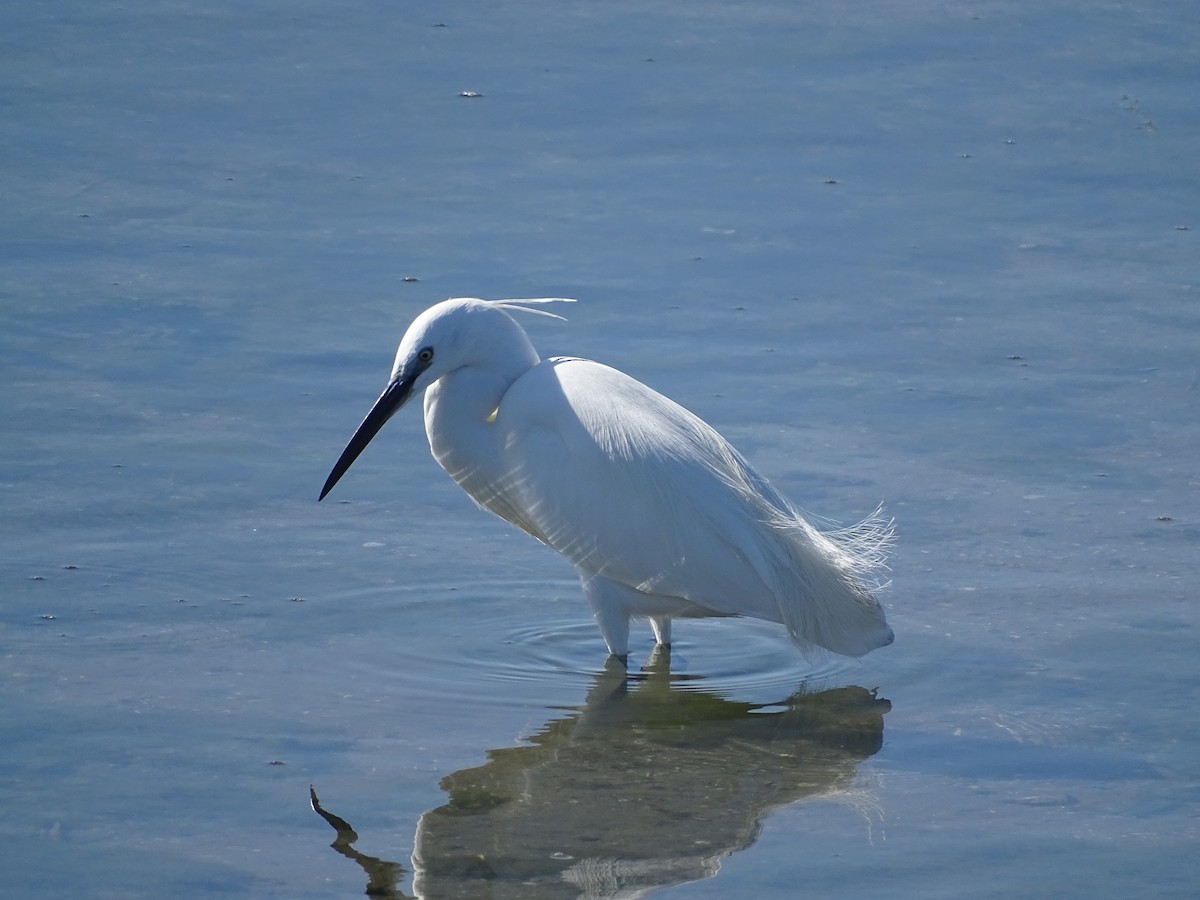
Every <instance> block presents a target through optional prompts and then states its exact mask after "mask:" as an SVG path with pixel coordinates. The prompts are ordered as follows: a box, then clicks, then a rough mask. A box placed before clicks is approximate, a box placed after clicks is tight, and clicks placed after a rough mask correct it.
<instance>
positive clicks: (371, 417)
mask: <svg viewBox="0 0 1200 900" xmlns="http://www.w3.org/2000/svg"><path fill="white" fill-rule="evenodd" d="M554 299H557V298H554ZM548 302H553V299H539V300H477V299H469V298H460V299H453V300H446V301H444V302H442V303H438V304H437V305H436V306H432V307H430V308H429V309H427V310H425V312H423V313H421V315H419V316H417V318H416V320H415V321H414V322H413V323H412V325H410V326H409V328H408V330H407V331H406V332H405V334H404V338H403V339H402V340H401V341H400V347H399V349H398V350H397V351H396V362H395V365H394V366H393V367H392V376H391V378H390V379H389V380H388V384H387V387H386V388H384V391H383V394H382V395H380V397H379V399H378V400H376V401H375V405H374V406H372V407H371V410H370V412H368V413H367V416H366V418H365V419H363V421H362V424H361V425H359V426H358V430H357V431H355V432H354V435H353V437H351V438H350V443H349V444H347V445H346V449H345V450H344V451H342V455H341V457H340V458H339V459H338V461H337V464H336V465H335V466H334V467H333V471H331V472H330V473H329V478H328V480H327V481H326V482H325V487H324V488H323V489H322V490H321V499H324V498H325V495H326V494H328V493H329V491H330V490H332V488H333V486H334V485H335V484H337V482H338V479H340V478H341V477H342V475H344V474H345V473H346V470H347V469H349V468H350V465H351V464H352V463H353V462H354V460H355V459H357V458H358V456H359V454H360V453H362V451H363V448H364V447H366V446H367V444H368V443H369V442H370V440H371V438H373V437H374V436H375V435H376V434H377V433H378V432H379V429H380V428H382V427H383V425H384V423H386V422H387V420H388V419H390V418H391V417H392V416H393V415H394V414H395V413H396V411H397V410H399V409H400V407H402V406H403V405H404V404H405V403H406V402H407V401H408V399H409V398H410V397H412V396H413V395H414V394H419V393H420V392H421V391H424V392H425V431H426V434H427V435H428V437H429V447H430V449H431V450H432V451H433V456H434V458H435V459H436V460H437V461H438V464H439V465H441V467H442V468H443V469H445V470H446V472H447V473H448V474H449V475H450V477H451V478H453V479H454V480H455V481H456V482H457V483H458V485H459V486H460V487H461V488H462V489H463V490H465V491H466V492H467V493H468V494H469V495H470V496H471V498H472V499H473V500H474V501H475V502H476V503H477V504H479V505H480V506H482V507H483V508H484V509H487V510H490V511H491V512H493V513H495V514H496V515H498V516H499V517H500V518H502V519H505V520H507V521H508V522H511V523H512V524H513V525H515V526H517V527H518V528H520V529H521V530H522V531H525V532H528V533H529V534H531V535H533V536H534V537H535V538H537V539H538V540H539V541H541V542H542V543H544V544H547V545H549V546H550V547H553V548H554V549H555V550H557V551H558V552H559V553H561V554H562V555H563V556H565V557H566V558H567V560H568V561H569V562H570V563H571V564H572V565H573V566H574V567H575V569H576V571H577V572H578V573H579V577H580V579H581V581H582V583H583V592H584V595H585V596H586V597H587V600H588V603H589V605H590V606H591V609H592V613H593V615H594V616H595V618H596V623H597V625H599V627H600V633H601V634H602V635H603V637H604V640H605V643H607V644H608V649H609V652H610V653H612V654H613V655H614V656H617V657H621V658H624V657H625V656H626V654H627V653H628V649H629V620H630V619H631V618H649V620H650V623H651V626H652V628H653V630H654V636H655V637H656V638H657V640H658V643H659V644H663V645H669V644H670V642H671V620H672V619H674V618H694V617H701V616H750V617H753V618H756V619H766V620H767V621H770V622H780V623H782V624H783V625H784V626H786V627H787V631H788V634H789V635H790V636H791V638H792V640H793V641H794V642H795V643H796V645H797V646H798V647H799V648H800V649H801V650H802V651H810V650H813V649H815V648H824V649H826V650H831V651H833V652H835V653H840V654H844V655H847V656H862V655H864V654H866V653H869V652H870V651H872V650H874V649H875V648H877V647H882V646H884V645H886V644H890V643H891V642H892V630H891V628H889V627H888V624H887V621H886V619H885V618H884V614H883V610H882V609H881V608H880V605H879V602H878V601H877V600H876V599H875V598H874V597H873V596H872V594H871V590H872V588H873V586H874V582H873V580H872V576H873V575H874V574H875V573H876V572H878V571H879V570H881V569H882V568H884V567H885V565H884V560H885V555H886V552H887V549H888V546H889V544H890V542H891V539H892V524H891V522H890V521H887V520H885V519H884V518H883V517H882V516H881V511H880V510H877V511H876V513H875V514H874V515H873V516H871V517H870V518H868V519H867V520H866V521H864V522H861V523H860V524H858V525H856V526H854V527H852V528H844V529H835V530H829V531H819V530H817V529H816V528H815V527H813V526H812V525H811V524H809V522H808V521H806V520H805V518H804V516H803V515H801V513H800V512H799V511H798V510H797V508H796V507H795V506H793V505H792V504H791V503H790V502H788V500H786V499H785V498H784V497H783V496H782V495H781V494H780V493H779V492H778V491H776V490H775V488H773V487H772V486H771V485H770V484H769V483H768V482H767V480H766V479H765V478H763V477H762V476H761V475H759V474H758V472H756V471H755V470H754V469H753V468H751V466H750V464H749V463H748V462H746V460H745V459H743V458H742V455H741V454H740V453H738V452H737V450H735V449H734V448H733V447H732V446H730V444H729V442H728V441H726V440H725V439H724V438H723V437H721V435H720V434H718V433H717V432H716V430H714V429H713V428H712V427H711V426H709V425H708V424H706V423H705V422H703V421H701V420H700V419H699V418H698V417H696V416H695V415H693V414H692V413H690V412H688V411H687V410H686V409H684V408H683V407H681V406H679V405H678V404H676V403H674V402H673V401H671V400H668V399H667V398H666V397H664V396H663V395H661V394H659V393H657V392H655V391H653V390H651V389H650V388H648V387H646V385H644V384H642V383H641V382H639V381H635V380H634V379H633V378H630V377H629V376H628V375H625V374H624V373H622V372H618V371H617V370H616V369H612V368H609V367H608V366H605V365H601V364H600V363H597V362H592V361H590V360H586V359H575V358H571V357H555V358H552V359H545V360H543V359H540V358H539V357H538V354H537V351H536V350H535V349H534V347H533V344H532V343H531V342H530V340H529V337H528V335H526V334H525V331H524V330H523V329H522V328H521V326H520V325H518V324H517V322H516V321H515V320H514V319H513V318H512V316H510V315H509V314H508V312H507V310H522V311H525V312H539V313H543V314H544V315H553V314H552V313H545V312H544V311H542V310H538V309H530V308H529V307H528V306H526V305H522V304H530V303H548ZM555 318H561V317H557V316H556V317H555Z"/></svg>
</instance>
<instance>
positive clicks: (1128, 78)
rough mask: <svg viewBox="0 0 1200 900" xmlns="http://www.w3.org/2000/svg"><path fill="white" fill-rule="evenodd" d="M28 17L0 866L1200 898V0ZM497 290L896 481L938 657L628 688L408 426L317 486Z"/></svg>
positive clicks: (18, 97) (6, 394) (730, 892)
mask: <svg viewBox="0 0 1200 900" xmlns="http://www.w3.org/2000/svg"><path fill="white" fill-rule="evenodd" d="M0 20H2V26H3V27H0V35H3V37H0V42H2V44H3V52H0V73H2V74H3V78H4V81H5V83H6V84H7V85H9V86H10V90H9V91H8V93H7V96H8V98H9V99H8V102H7V104H6V107H5V114H4V116H3V117H0V134H2V135H3V137H4V140H3V141H0V190H2V192H3V196H4V198H5V203H4V207H3V209H4V212H3V213H2V214H0V246H2V247H3V248H4V252H3V254H2V257H0V258H2V260H3V278H2V280H0V375H2V376H3V384H4V390H3V391H2V392H0V413H2V421H3V423H4V425H3V428H2V429H0V464H2V465H0V497H2V498H3V501H2V502H3V506H2V509H3V513H4V515H3V516H0V538H2V543H0V713H2V714H0V754H2V755H0V760H2V761H3V766H2V767H0V768H2V770H3V774H2V775H0V803H2V804H3V808H4V810H5V816H4V817H3V821H2V822H0V837H2V838H3V839H2V840H0V873H3V883H4V885H5V890H6V891H7V892H10V893H12V895H13V896H21V897H30V898H41V897H47V898H49V897H59V896H63V895H64V894H68V893H71V894H76V895H79V896H87V897H100V898H103V897H122V898H126V897H150V896H163V895H171V896H189V897H190V896H195V897H206V896H247V897H281V898H282V897H289V898H291V897H308V896H313V897H316V896H321V897H325V896H347V897H350V896H361V894H362V891H363V889H364V886H366V885H367V884H368V881H369V879H372V878H373V879H376V880H377V881H376V882H375V885H376V887H378V886H379V885H380V884H382V885H383V886H384V887H388V888H395V890H396V891H397V892H399V893H397V894H396V895H397V896H412V895H416V894H419V893H424V894H425V895H426V896H438V897H441V896H478V895H479V893H480V892H481V891H482V890H484V889H487V890H489V891H491V892H492V896H513V897H534V896H548V897H576V896H582V895H584V894H585V892H587V891H590V892H591V893H588V894H586V895H587V896H614V895H617V894H618V893H619V892H621V891H624V892H626V893H625V894H622V896H625V895H630V894H637V893H638V892H641V893H642V894H644V893H647V892H649V893H653V894H654V895H655V896H662V897H703V896H713V897H716V896H721V897H724V896H762V897H790V896H795V894H796V892H797V891H798V890H801V889H804V890H806V891H807V892H809V893H812V894H814V895H818V896H855V897H858V896H864V895H877V896H911V897H923V898H924V897H939V896H944V897H960V896H997V897H1007V896H1014V895H1021V896H1049V895H1059V896H1118V895H1119V896H1130V895H1132V896H1192V895H1193V894H1194V893H1195V892H1196V888H1197V883H1196V878H1195V875H1194V863H1193V857H1194V848H1195V846H1196V841H1197V838H1198V837H1200V834H1198V829H1197V824H1196V815H1195V810H1196V807H1197V802H1198V801H1200V786H1198V785H1200V766H1198V765H1197V763H1196V755H1195V753H1194V747H1195V745H1196V743H1197V739H1198V738H1200V732H1198V730H1197V728H1196V726H1195V725H1194V724H1193V722H1194V719H1195V717H1194V715H1193V714H1192V709H1191V707H1192V705H1193V703H1192V701H1193V699H1194V697H1195V696H1196V689H1197V682H1198V681H1200V678H1198V674H1200V665H1198V664H1197V661H1196V660H1197V657H1196V653H1195V646H1196V642H1197V641H1196V638H1197V618H1198V616H1197V599H1198V598H1197V594H1196V589H1195V587H1194V571H1195V568H1196V561H1197V559H1200V554H1198V552H1197V550H1198V546H1200V475H1198V474H1197V462H1196V461H1197V459H1200V416H1198V415H1197V409H1198V402H1197V398H1198V397H1200V310H1198V306H1197V297H1196V290H1197V288H1196V276H1197V271H1198V269H1197V260H1200V251H1198V249H1197V246H1196V239H1197V238H1196V235H1197V234H1200V222H1198V221H1196V220H1195V218H1194V215H1195V210H1196V209H1198V208H1200V196H1198V194H1200V190H1198V187H1197V186H1198V185H1200V163H1198V162H1197V159H1198V158H1200V157H1198V156H1197V154H1196V153H1195V148H1196V146H1197V145H1198V139H1200V118H1198V117H1197V115H1196V113H1195V108H1194V107H1195V104H1194V93H1195V91H1194V87H1195V83H1196V77H1197V75H1198V74H1200V73H1198V72H1197V66H1196V61H1195V53H1194V48H1195V47H1196V46H1197V45H1200V20H1198V19H1197V18H1196V16H1195V15H1194V14H1193V13H1192V11H1191V6H1190V5H1189V4H1186V3H1182V2H1178V3H1173V2H1166V3H1156V4H1153V6H1152V7H1150V8H1144V9H1139V10H1131V9H1126V8H1124V7H1120V6H1111V7H1104V8H1097V9H1094V10H1090V11H1089V13H1088V15H1086V16H1083V15H1080V14H1079V11H1078V9H1077V8H1076V7H1075V6H1074V5H1071V4H1061V3H1051V4H1046V3H1037V4H1035V3H1030V2H1023V0H1022V2H1016V0H1014V2H1000V3H994V4H990V5H988V6H986V7H981V8H978V9H958V8H954V7H945V8H943V7H939V6H936V5H928V4H917V5H913V4H908V5H904V6H903V7H902V8H893V7H892V6H888V5H868V6H865V7H861V8H856V9H855V10H851V11H847V10H846V9H845V8H844V6H843V5H840V4H821V3H818V4H806V5H804V6H803V7H802V8H801V7H799V6H797V5H795V4H770V3H749V4H739V5H734V6H730V5H728V4H725V5H709V4H701V5H696V4H681V5H668V6H662V5H659V6H658V7H654V8H647V7H646V6H645V5H644V4H625V3H606V4H604V5H603V6H592V5H588V4H573V3H568V4H549V3H545V4H543V3H516V4H507V5H504V6H502V7H494V8H493V7H487V8H481V9H465V8H464V9H450V10H445V9H434V8H432V7H430V8H428V9H424V8H413V7H411V6H379V5H351V6H350V7H346V6H344V5H343V6H339V7H337V8H334V7H332V6H329V5H328V4H320V3H289V4H270V3H251V4H245V3H241V4H204V5H200V4H196V5H190V4H187V3H183V4H160V3H153V2H144V3H126V4H123V5H122V6H121V7H119V8H117V7H101V6H95V7H78V6H77V5H74V4H66V3H44V4H38V5H36V6H35V5H28V4H26V5H24V6H20V7H16V6H14V7H13V8H12V9H10V10H7V11H5V12H4V13H3V14H0ZM465 91H473V92H476V93H478V94H479V95H480V96H477V97H463V96H460V94H461V93H462V92H465ZM405 279H411V280H405ZM452 295H476V296H490V297H505V296H517V297H520V296H574V297H577V298H579V300H580V302H579V303H578V304H576V305H575V306H574V307H572V309H571V311H570V321H569V322H566V323H560V322H551V321H544V320H539V319H531V320H529V321H526V322H525V324H526V325H527V327H528V329H529V331H530V334H531V336H532V338H533V340H534V342H535V343H536V344H537V345H538V347H539V348H541V350H542V351H543V353H544V355H547V356H548V355H553V354H559V353H569V354H574V355H582V356H589V357H593V358H597V359H601V360H603V361H605V362H608V363H610V364H613V365H616V366H618V367H620V368H622V369H624V370H626V371H628V372H629V373H631V374H633V375H634V376H636V377H638V378H640V379H642V380H644V381H646V382H647V383H649V384H651V385H652V386H654V387H655V388H657V389H659V390H661V391H663V392H664V393H666V394H668V395H670V396H672V397H674V398H675V399H677V400H679V401H680V402H682V403H684V404H685V405H686V406H688V407H689V408H691V409H693V410H694V411H696V412H697V413H699V414H700V415H702V416H703V417H704V418H705V419H707V420H708V421H709V422H711V423H712V424H713V425H714V426H716V427H717V428H718V429H719V430H721V431H722V432H723V433H724V434H726V435H727V436H728V437H729V438H730V439H731V440H732V441H733V442H734V443H735V444H736V445H737V446H738V447H739V448H740V449H742V450H743V452H744V453H745V454H746V455H747V456H748V457H750V458H751V460H752V461H753V462H754V463H755V465H756V466H757V467H758V468H759V469H760V470H761V471H762V472H763V473H764V474H765V475H767V476H768V477H769V478H770V479H771V480H772V481H773V482H774V483H775V484H777V485H778V486H779V487H780V488H781V489H782V490H783V491H784V492H785V493H786V494H788V495H789V496H790V497H791V498H793V499H794V500H795V501H796V502H797V503H798V504H800V505H801V506H803V507H804V508H806V509H809V510H812V511H813V512H814V513H817V514H820V515H823V516H827V517H831V518H834V519H840V520H843V521H852V520H855V519H856V518H861V517H862V516H865V515H866V514H868V513H870V512H871V510H872V509H874V507H875V506H876V504H877V503H879V502H885V503H886V504H887V508H888V511H889V512H890V513H891V514H892V515H894V516H895V517H896V520H897V523H898V527H899V541H898V545H897V552H896V556H895V559H894V565H893V572H892V577H893V584H892V586H891V587H890V588H889V589H888V591H887V592H886V593H885V594H884V595H883V599H884V602H885V605H886V606H887V607H888V613H889V621H890V622H891V624H892V625H893V627H894V628H895V631H896V635H897V638H896V643H895V644H894V645H893V646H891V647H888V648H885V649H883V650H880V651H878V652H876V653H874V654H871V655H870V656H868V657H867V658H865V659H864V660H863V661H861V662H853V661H842V660H818V661H813V662H806V661H805V660H804V659H803V658H801V657H800V656H798V655H797V654H796V653H795V652H794V651H793V650H792V648H791V647H790V645H789V644H788V643H787V642H786V641H785V640H784V639H783V637H782V635H780V634H779V633H778V631H777V630H775V629H772V628H771V627H769V626H766V625H763V624H759V623H751V622H728V621H703V622H682V623H678V624H677V628H676V632H677V633H676V638H677V645H676V647H675V649H674V652H673V654H672V658H671V660H670V668H669V670H668V669H667V668H666V667H665V665H664V661H663V660H661V659H657V660H651V659H650V658H649V656H650V652H651V639H650V634H649V630H648V629H643V630H642V631H641V632H640V633H639V634H638V635H637V641H636V642H635V646H634V648H633V652H632V657H633V665H632V670H633V676H632V677H631V678H630V679H628V680H626V679H622V678H615V679H614V677H613V674H612V673H611V672H606V671H605V670H604V645H603V642H602V641H601V640H600V637H599V634H598V632H596V630H595V628H594V626H593V625H592V623H591V622H590V620H589V617H588V613H587V610H586V606H585V604H584V603H583V601H582V599H581V598H580V596H579V593H578V586H577V585H576V583H575V582H574V580H573V578H572V574H571V572H570V570H569V568H568V567H567V566H566V564H565V563H563V562H562V561H561V560H560V559H559V558H558V557H557V556H556V555H554V554H553V553H551V552H550V551H548V550H546V549H545V548H543V547H541V546H540V545H538V544H536V543H535V542H533V541H532V540H530V539H529V538H528V537H527V536H525V535H523V534H520V533H519V532H516V531H515V530H513V529H511V528H509V527H508V526H506V525H505V524H504V523H502V522H500V521H498V520H495V519H492V518H491V517H489V516H487V515H486V514H484V513H481V512H479V511H478V510H476V509H475V508H474V507H473V506H472V505H471V503H470V501H469V500H467V499H466V497H465V496H463V495H462V494H461V493H460V492H459V491H458V489H457V488H456V487H455V486H454V485H453V484H452V483H451V482H450V481H449V479H448V478H446V477H445V475H444V474H443V473H442V472H441V471H440V470H439V469H438V468H437V466H436V464H435V463H434V462H433V461H432V459H431V458H430V457H429V454H428V450H427V447H426V445H425V439H424V434H423V429H422V426H421V422H420V416H419V414H418V411H417V410H416V409H415V408H414V409H407V410H405V411H404V412H403V413H402V414H401V415H399V416H397V417H396V418H395V419H394V420H393V421H392V422H390V423H389V425H388V426H387V428H386V429H385V430H384V431H383V433H382V434H381V435H380V436H379V437H378V438H377V439H376V440H375V441H374V442H373V443H372V445H371V447H370V449H369V450H368V452H367V453H366V454H364V456H363V457H362V458H361V459H360V460H359V462H357V463H356V464H355V466H354V469H353V470H352V471H351V472H350V473H349V475H348V476H347V477H346V478H345V479H344V480H343V482H342V483H341V484H339V486H338V489H337V493H336V494H334V495H332V496H331V497H330V498H328V499H327V500H326V501H325V502H324V503H322V504H320V505H317V503H316V502H315V501H316V494H317V491H318V490H319V488H320V486H321V484H322V483H323V481H324V478H325V476H326V474H327V473H328V471H329V468H330V466H331V465H332V463H333V461H334V460H335V459H336V458H337V455H338V453H339V452H340V450H341V448H342V446H343V444H344V442H345V440H346V438H348V436H349V435H350V433H351V432H352V431H353V429H354V427H355V426H356V425H357V423H358V421H359V420H360V418H361V416H362V414H363V413H364V412H365V411H366V409H367V408H368V406H369V405H370V403H371V402H372V401H373V400H374V398H375V396H376V395H377V393H378V391H379V389H380V388H381V387H382V386H383V383H384V381H385V379H386V376H387V374H388V371H389V366H390V364H391V357H392V354H393V352H394V346H395V343H396V341H397V340H398V339H399V336H400V334H401V333H402V332H403V329H404V327H405V326H406V325H407V323H408V321H409V320H411V318H412V317H413V316H414V315H415V314H416V313H417V312H419V311H420V310H421V309H423V308H424V307H426V306H428V305H430V304H431V303H433V302H435V301H437V300H439V299H441V298H443V297H447V296H452ZM310 785H312V786H313V787H314V788H315V790H316V791H317V793H318V795H319V797H320V803H321V805H322V806H323V808H324V809H325V810H326V811H327V812H329V813H330V814H331V815H333V816H336V817H339V818H340V819H342V820H344V822H345V823H347V824H348V826H349V827H352V829H353V830H354V832H356V840H354V841H353V842H350V843H347V841H346V840H345V838H344V837H343V840H342V842H341V843H340V844H339V845H338V847H337V848H331V847H330V846H329V845H330V842H331V841H333V840H334V838H335V837H337V834H338V832H337V831H336V830H335V829H331V827H330V822H328V821H323V820H322V818H321V817H319V816H318V815H317V814H316V813H315V812H314V811H313V809H312V808H311V807H310V805H309V799H310V798H309V793H308V792H309V787H310Z"/></svg>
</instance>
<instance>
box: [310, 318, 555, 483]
mask: <svg viewBox="0 0 1200 900" xmlns="http://www.w3.org/2000/svg"><path fill="white" fill-rule="evenodd" d="M557 299H558V298H553V300H557ZM553 300H552V299H539V300H475V299H470V298H458V299H454V300H445V301H443V302H441V303H438V304H437V305H436V306H431V307H430V308H429V309H427V310H425V312H423V313H421V314H420V315H419V316H417V318H416V319H414V320H413V323H412V324H411V325H409V326H408V330H407V331H406V332H405V333H404V337H403V338H402V339H401V340H400V346H399V348H398V349H397V350H396V361H395V363H394V364H393V366H392V375H391V378H389V379H388V385H387V387H386V388H384V390H383V393H382V394H380V395H379V399H378V400H376V401H375V405H374V406H372V407H371V410H370V412H368V413H367V416H366V418H365V419H363V420H362V424H360V425H359V426H358V430H357V431H355V432H354V435H353V437H351V438H350V443H348V444H347V445H346V449H345V450H343V451H342V455H341V457H339V458H338V461H337V463H336V464H335V465H334V467H333V471H331V472H330V473H329V478H328V479H326V481H325V487H324V488H322V489H321V497H320V499H322V500H323V499H324V498H325V495H326V494H328V493H329V492H330V491H331V490H332V489H333V486H334V485H335V484H337V482H338V479H340V478H341V477H342V476H343V475H344V474H346V470H347V469H349V468H350V466H351V464H352V463H353V462H354V461H355V460H356V459H358V456H359V454H360V453H362V451H363V450H364V448H366V446H367V444H369V443H370V442H371V439H372V438H373V437H375V435H376V434H378V433H379V429H381V428H382V427H383V426H384V424H385V423H386V422H387V420H388V419H390V418H391V417H392V416H394V415H395V414H396V413H397V412H398V411H399V409H400V407H402V406H404V404H405V403H407V402H408V400H409V398H411V397H412V396H413V395H415V394H420V393H421V392H423V391H424V390H425V388H427V387H429V386H430V385H431V384H433V383H434V382H435V381H437V380H438V379H439V378H442V377H444V376H445V375H447V374H449V373H450V372H453V371H455V370H456V369H461V368H464V367H466V366H471V365H495V364H498V363H508V364H512V363H514V362H515V363H517V364H521V363H522V362H523V364H524V365H525V366H526V367H528V366H529V365H530V364H531V362H530V357H532V362H536V361H537V353H536V352H535V351H534V350H533V346H532V345H531V344H530V343H529V338H527V337H526V336H525V332H524V331H522V330H521V328H520V326H518V325H517V324H516V323H515V322H513V320H512V319H511V318H510V317H509V315H508V314H507V313H506V312H504V310H505V309H525V311H526V312H539V313H541V312H542V311H541V310H536V309H526V308H525V307H523V306H522V305H521V304H526V303H548V302H553ZM543 315H553V314H552V313H543ZM555 318H560V317H557V316H556V317H555ZM514 341H515V342H516V344H517V345H518V351H517V352H516V353H515V354H514V353H513V342H514Z"/></svg>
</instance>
